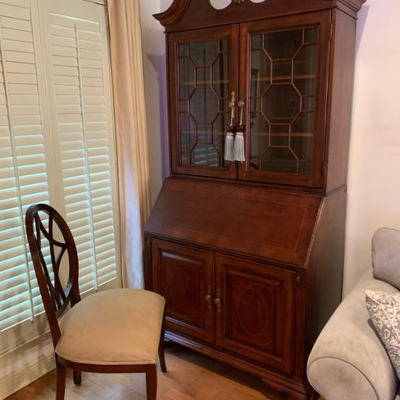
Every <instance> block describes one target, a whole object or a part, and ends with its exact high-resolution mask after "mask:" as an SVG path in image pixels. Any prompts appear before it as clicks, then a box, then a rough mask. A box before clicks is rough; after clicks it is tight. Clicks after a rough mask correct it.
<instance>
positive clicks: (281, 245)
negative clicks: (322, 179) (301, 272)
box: [145, 178, 321, 266]
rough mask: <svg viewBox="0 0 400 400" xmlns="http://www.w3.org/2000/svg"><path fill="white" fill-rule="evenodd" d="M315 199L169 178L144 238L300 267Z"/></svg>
mask: <svg viewBox="0 0 400 400" xmlns="http://www.w3.org/2000/svg"><path fill="white" fill-rule="evenodd" d="M320 205H321V197H318V196H315V195H308V194H300V193H299V194H296V193H285V192H282V191H277V190H273V189H264V188H254V187H251V186H246V187H244V186H239V185H236V184H231V183H227V184H221V183H213V182H204V181H196V180H190V179H179V178H169V179H167V180H166V181H165V183H164V186H163V188H162V190H161V193H160V195H159V197H158V200H157V202H156V205H155V206H154V209H153V211H152V213H151V216H150V218H149V220H148V222H147V225H146V229H145V231H146V233H147V234H151V235H155V236H158V237H164V238H167V239H168V238H169V239H176V240H180V241H185V242H187V243H192V244H198V245H202V246H209V247H210V248H213V249H221V250H224V251H232V252H234V253H241V254H247V255H253V256H257V257H261V258H266V259H270V260H276V261H279V262H282V263H287V264H293V265H298V266H304V265H305V264H306V262H307V254H308V249H309V247H310V243H311V241H312V236H313V231H314V226H315V225H316V223H317V216H318V210H319V208H320Z"/></svg>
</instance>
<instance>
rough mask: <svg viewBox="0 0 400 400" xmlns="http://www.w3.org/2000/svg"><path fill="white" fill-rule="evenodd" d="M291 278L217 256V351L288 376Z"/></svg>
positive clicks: (292, 274)
mask: <svg viewBox="0 0 400 400" xmlns="http://www.w3.org/2000/svg"><path fill="white" fill-rule="evenodd" d="M295 277H296V274H295V272H293V271H289V270H285V269H280V268H276V267H270V266H268V265H265V264H258V263H252V262H247V261H243V260H239V259H236V258H230V257H224V256H218V255H217V256H216V289H217V292H216V296H217V299H220V306H219V307H218V308H217V314H216V315H217V316H216V324H217V336H216V344H217V346H219V347H222V348H225V349H227V350H229V351H232V352H235V353H237V354H239V355H241V356H244V357H246V358H251V359H253V360H255V361H258V362H261V363H263V364H265V365H269V366H272V367H274V368H277V369H280V370H282V371H285V372H291V370H292V365H293V343H294V340H293V334H294V299H295V292H294V291H295ZM217 302H218V300H217Z"/></svg>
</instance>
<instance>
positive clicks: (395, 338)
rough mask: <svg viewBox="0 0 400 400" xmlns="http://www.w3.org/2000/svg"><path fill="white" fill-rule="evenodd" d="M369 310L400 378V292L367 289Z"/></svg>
mask: <svg viewBox="0 0 400 400" xmlns="http://www.w3.org/2000/svg"><path fill="white" fill-rule="evenodd" d="M365 294H366V303H367V310H368V312H369V315H370V317H371V320H372V322H373V324H374V326H375V329H376V331H377V332H378V334H379V336H380V338H381V340H382V342H383V344H384V345H385V347H386V350H387V352H388V354H389V357H390V359H391V360H392V364H393V367H394V369H395V370H396V372H397V376H398V377H399V379H400V293H385V292H373V291H372V290H366V291H365Z"/></svg>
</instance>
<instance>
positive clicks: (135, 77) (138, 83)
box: [108, 0, 151, 288]
mask: <svg viewBox="0 0 400 400" xmlns="http://www.w3.org/2000/svg"><path fill="white" fill-rule="evenodd" d="M108 14H109V23H110V41H111V64H112V75H113V82H114V102H115V113H116V131H117V133H116V135H117V149H118V163H119V186H120V199H121V201H120V203H121V205H120V209H121V262H122V275H123V284H124V287H130V288H143V287H144V279H143V246H144V237H143V228H144V224H145V223H146V220H147V218H148V216H149V214H150V207H151V206H150V185H149V164H148V163H149V160H148V158H149V157H148V147H147V123H146V109H145V93H144V73H143V56H142V36H141V25H140V5H139V0H108Z"/></svg>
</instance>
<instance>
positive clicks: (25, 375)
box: [0, 335, 55, 400]
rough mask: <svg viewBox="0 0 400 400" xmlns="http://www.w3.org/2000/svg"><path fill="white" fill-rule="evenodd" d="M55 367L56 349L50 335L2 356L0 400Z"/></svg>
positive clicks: (0, 362)
mask: <svg viewBox="0 0 400 400" xmlns="http://www.w3.org/2000/svg"><path fill="white" fill-rule="evenodd" d="M54 367H55V364H54V349H53V345H52V343H51V339H50V338H49V336H48V335H43V336H41V337H39V338H36V339H35V340H33V341H32V342H29V343H27V344H25V345H23V346H21V347H19V348H17V349H15V350H12V351H10V352H8V353H6V354H3V355H0V399H2V400H3V399H5V398H7V397H8V396H11V395H12V394H13V393H15V392H17V391H18V390H20V389H22V388H23V387H25V386H27V385H29V384H30V383H32V382H33V381H35V380H36V379H39V378H40V377H41V376H43V375H45V374H47V373H48V372H50V371H51V370H53V369H54Z"/></svg>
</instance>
